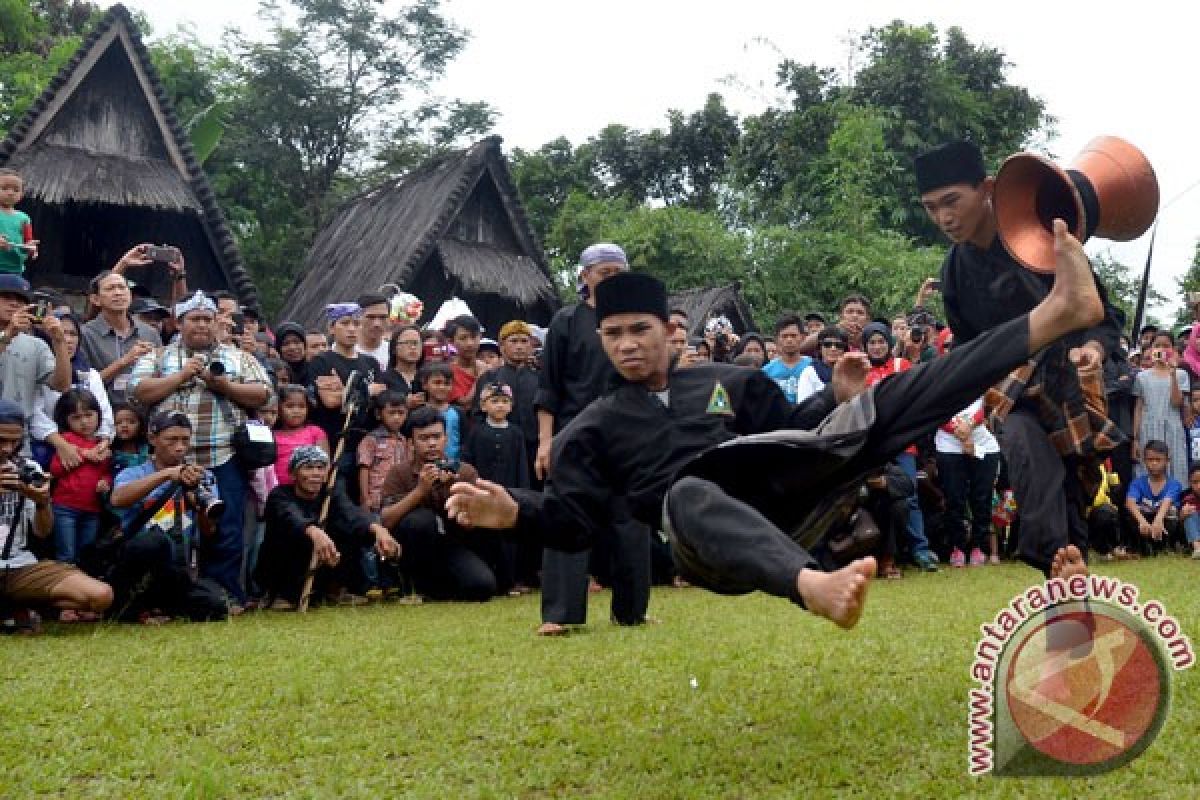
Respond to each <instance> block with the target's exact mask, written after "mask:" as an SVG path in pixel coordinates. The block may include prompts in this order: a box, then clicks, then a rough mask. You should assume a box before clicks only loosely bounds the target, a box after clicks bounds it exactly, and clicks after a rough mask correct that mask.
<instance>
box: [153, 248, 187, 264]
mask: <svg viewBox="0 0 1200 800" xmlns="http://www.w3.org/2000/svg"><path fill="white" fill-rule="evenodd" d="M144 253H145V256H146V258H148V259H150V260H151V261H157V262H159V263H162V264H174V263H175V262H176V261H178V260H179V248H178V247H172V246H171V245H169V244H160V245H155V244H150V245H146V249H145V251H144Z"/></svg>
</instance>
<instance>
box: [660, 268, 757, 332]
mask: <svg viewBox="0 0 1200 800" xmlns="http://www.w3.org/2000/svg"><path fill="white" fill-rule="evenodd" d="M667 302H668V306H669V307H670V308H671V309H676V308H677V309H679V310H680V311H683V312H684V313H685V314H687V318H688V326H689V328H690V330H689V331H688V333H689V334H690V335H693V336H700V335H701V334H703V333H704V323H706V322H708V320H709V318H711V317H719V316H721V315H724V316H725V317H726V318H727V319H728V320H729V322H730V323H731V324H732V325H733V329H734V331H735V332H737V333H745V332H747V331H755V330H758V328H757V326H756V325H755V324H754V314H753V312H752V311H751V310H750V305H749V304H748V303H747V302H746V299H745V298H744V297H742V285H741V283H740V282H738V281H734V282H733V283H729V284H726V285H724V286H713V287H702V288H699V289H683V290H682V291H678V292H675V293H673V294H672V295H671V296H670V297H669V298H668V300H667Z"/></svg>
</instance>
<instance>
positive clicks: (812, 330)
mask: <svg viewBox="0 0 1200 800" xmlns="http://www.w3.org/2000/svg"><path fill="white" fill-rule="evenodd" d="M826 324H827V323H826V322H825V317H823V316H822V315H820V314H818V313H817V312H815V311H810V312H809V313H807V314H805V315H804V335H805V336H812V337H814V341H813V347H812V349H813V350H816V341H815V337H817V336H820V335H821V331H823V330H825V327H826Z"/></svg>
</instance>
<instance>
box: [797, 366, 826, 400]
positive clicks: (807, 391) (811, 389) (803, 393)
mask: <svg viewBox="0 0 1200 800" xmlns="http://www.w3.org/2000/svg"><path fill="white" fill-rule="evenodd" d="M824 388H825V381H823V380H821V378H820V377H819V376H818V375H817V371H816V369H814V368H813V366H812V365H811V364H809V365H808V366H807V367H805V368H804V371H803V372H801V373H800V379H799V380H797V381H796V402H797V403H803V402H804V401H805V400H807V399H808V398H810V397H812V396H813V395H814V394H816V393H817V392H819V391H821V390H822V389H824Z"/></svg>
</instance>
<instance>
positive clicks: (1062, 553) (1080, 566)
mask: <svg viewBox="0 0 1200 800" xmlns="http://www.w3.org/2000/svg"><path fill="white" fill-rule="evenodd" d="M1087 574H1088V565H1087V562H1086V561H1084V560H1083V553H1081V552H1079V548H1078V547H1076V546H1075V545H1073V544H1069V545H1067V546H1066V547H1060V548H1058V552H1057V553H1055V554H1054V561H1052V562H1051V563H1050V577H1051V578H1063V579H1064V580H1065V579H1067V578H1070V577H1071V576H1072V575H1087Z"/></svg>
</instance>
